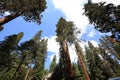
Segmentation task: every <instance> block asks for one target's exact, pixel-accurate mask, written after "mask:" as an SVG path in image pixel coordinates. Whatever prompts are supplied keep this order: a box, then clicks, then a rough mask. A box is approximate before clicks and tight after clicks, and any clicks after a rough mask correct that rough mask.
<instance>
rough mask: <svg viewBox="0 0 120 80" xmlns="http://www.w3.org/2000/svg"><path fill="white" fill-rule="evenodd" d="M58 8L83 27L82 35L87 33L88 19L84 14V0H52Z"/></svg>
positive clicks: (68, 18) (79, 26) (67, 17)
mask: <svg viewBox="0 0 120 80" xmlns="http://www.w3.org/2000/svg"><path fill="white" fill-rule="evenodd" d="M52 1H53V4H54V6H55V8H56V9H59V10H61V11H62V12H63V13H64V15H65V16H66V19H67V20H70V21H73V22H74V24H75V26H76V27H78V28H79V29H81V35H82V34H83V33H85V31H86V29H87V25H88V23H89V22H88V19H87V17H86V16H83V15H82V14H83V12H84V10H83V6H82V3H83V0H52Z"/></svg>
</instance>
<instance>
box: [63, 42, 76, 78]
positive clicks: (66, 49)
mask: <svg viewBox="0 0 120 80" xmlns="http://www.w3.org/2000/svg"><path fill="white" fill-rule="evenodd" d="M63 47H64V52H65V55H66V64H67V67H68V73H69V76H70V77H71V78H73V76H74V74H73V70H72V66H71V60H70V55H69V50H68V45H67V41H66V40H64V41H63Z"/></svg>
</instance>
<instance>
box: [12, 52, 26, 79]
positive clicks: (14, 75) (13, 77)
mask: <svg viewBox="0 0 120 80" xmlns="http://www.w3.org/2000/svg"><path fill="white" fill-rule="evenodd" d="M26 56H27V54H26V55H24V56H23V58H22V60H21V61H20V63H19V65H18V67H17V69H16V71H15V73H14V74H13V76H12V80H15V77H16V74H17V72H18V71H19V69H20V67H21V65H22V63H23V62H24V60H25V58H26Z"/></svg>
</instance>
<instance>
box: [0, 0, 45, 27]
mask: <svg viewBox="0 0 120 80" xmlns="http://www.w3.org/2000/svg"><path fill="white" fill-rule="evenodd" d="M45 9H46V1H45V0H32V1H30V0H1V1H0V16H4V13H5V12H9V13H10V15H9V16H6V17H5V19H6V20H5V22H2V21H1V20H2V18H1V20H0V25H3V24H5V23H7V22H9V21H10V20H12V19H14V18H16V17H18V16H22V17H23V18H24V19H25V21H27V22H31V21H32V22H36V23H37V24H40V23H41V17H42V15H41V13H42V12H43V11H44V10H45ZM3 18H4V17H3Z"/></svg>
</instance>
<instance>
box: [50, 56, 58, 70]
mask: <svg viewBox="0 0 120 80" xmlns="http://www.w3.org/2000/svg"><path fill="white" fill-rule="evenodd" d="M55 67H56V55H54V57H53V60H52V62H51V64H50V70H49V72H53V71H54V69H55Z"/></svg>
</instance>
